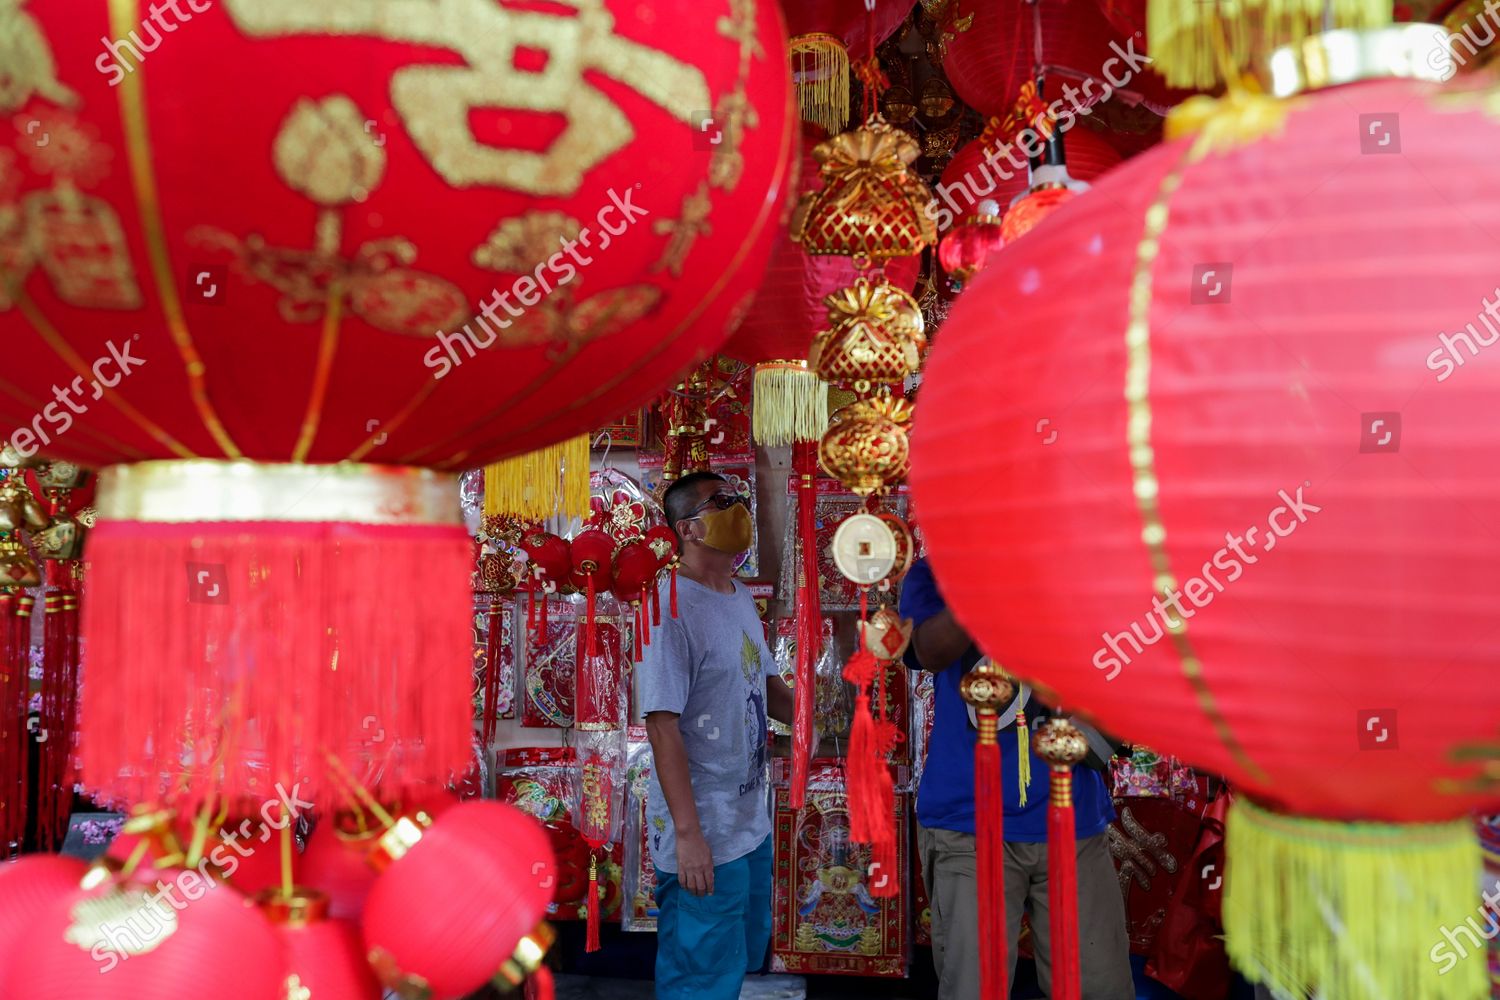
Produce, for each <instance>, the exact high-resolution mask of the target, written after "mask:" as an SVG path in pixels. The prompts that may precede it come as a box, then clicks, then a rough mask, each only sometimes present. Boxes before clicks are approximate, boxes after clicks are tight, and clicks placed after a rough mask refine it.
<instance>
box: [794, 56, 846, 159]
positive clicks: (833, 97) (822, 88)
mask: <svg viewBox="0 0 1500 1000" xmlns="http://www.w3.org/2000/svg"><path fill="white" fill-rule="evenodd" d="M787 58H788V59H789V60H790V62H791V64H792V82H793V83H794V84H795V85H796V87H797V107H798V109H799V110H800V112H801V114H802V120H803V121H807V122H812V123H813V124H814V125H820V126H822V128H823V130H824V131H826V132H827V133H828V134H829V135H837V134H838V133H840V132H842V131H844V126H845V125H847V124H848V123H849V53H848V51H847V50H846V49H845V48H844V43H843V42H841V41H839V40H838V39H837V38H835V37H834V36H833V35H827V34H823V33H822V32H818V33H815V34H811V35H798V36H797V37H796V38H793V39H792V40H791V44H790V46H789V47H788V49H787Z"/></svg>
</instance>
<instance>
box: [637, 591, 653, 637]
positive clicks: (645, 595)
mask: <svg viewBox="0 0 1500 1000" xmlns="http://www.w3.org/2000/svg"><path fill="white" fill-rule="evenodd" d="M651 593H652V589H651V588H649V587H648V588H647V589H645V590H642V591H641V599H640V601H638V602H637V603H636V607H637V608H638V609H639V610H640V615H641V645H643V646H649V645H651Z"/></svg>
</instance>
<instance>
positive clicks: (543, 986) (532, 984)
mask: <svg viewBox="0 0 1500 1000" xmlns="http://www.w3.org/2000/svg"><path fill="white" fill-rule="evenodd" d="M556 997H557V987H556V986H554V985H553V983H552V970H551V969H549V968H547V967H546V966H545V965H543V966H541V967H540V968H538V969H537V970H536V971H535V972H533V973H532V974H531V975H530V976H529V977H527V979H526V1000H556Z"/></svg>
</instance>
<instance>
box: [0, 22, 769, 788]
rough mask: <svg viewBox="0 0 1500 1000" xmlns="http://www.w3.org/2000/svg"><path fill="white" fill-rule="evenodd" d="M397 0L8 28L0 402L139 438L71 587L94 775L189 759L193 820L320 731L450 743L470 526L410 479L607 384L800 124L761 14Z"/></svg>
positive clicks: (113, 451) (675, 357)
mask: <svg viewBox="0 0 1500 1000" xmlns="http://www.w3.org/2000/svg"><path fill="white" fill-rule="evenodd" d="M418 6H420V10H419V9H418ZM418 6H413V5H410V4H402V3H399V2H396V3H386V4H373V5H370V4H366V5H355V6H353V7H347V8H346V7H345V6H343V5H308V4H306V3H302V2H299V0H226V2H224V3H220V4H215V5H212V6H211V7H209V8H208V9H206V10H204V11H203V12H201V13H199V12H196V7H195V8H194V11H195V12H192V13H183V14H181V15H180V16H181V20H180V21H179V22H177V23H171V21H170V19H167V15H165V14H162V13H161V12H158V11H155V9H154V8H153V10H152V11H151V12H150V17H149V18H148V16H147V15H148V12H147V11H146V10H145V9H144V7H141V6H139V5H135V4H131V3H123V4H121V3H113V4H106V3H104V2H93V3H84V4H81V5H70V6H68V7H67V8H66V9H64V8H62V7H55V6H47V7H38V8H35V9H31V8H28V9H27V10H25V11H18V12H17V13H16V14H15V17H14V18H13V21H14V22H15V23H14V24H13V25H12V30H13V31H14V32H17V33H19V34H18V36H17V39H16V42H17V44H21V45H24V46H25V47H26V48H27V50H28V51H29V52H31V53H32V57H31V61H30V62H29V63H28V66H31V67H32V68H33V69H32V70H29V71H28V72H27V74H25V75H24V76H16V77H15V78H14V80H13V84H12V85H11V86H8V87H6V88H5V89H4V91H3V93H0V113H3V114H5V115H6V116H8V117H10V119H11V122H12V124H13V125H14V126H15V128H14V134H15V136H16V137H17V138H16V139H15V142H14V149H11V150H7V151H6V153H5V154H4V155H5V156H6V157H7V162H9V163H10V165H11V168H10V169H8V170H7V171H6V177H7V178H8V180H6V181H5V182H4V183H0V207H3V208H4V209H5V213H4V214H5V215H6V217H7V218H12V219H13V220H15V221H14V222H13V223H10V224H8V227H7V228H6V229H5V230H4V232H3V234H0V259H3V260H4V262H5V269H6V272H7V273H6V279H7V280H6V290H5V293H4V295H3V296H0V339H3V340H4V341H5V343H6V362H7V367H6V379H7V386H8V388H7V394H6V396H5V398H4V400H3V401H0V419H3V420H4V421H5V423H4V424H0V426H3V427H4V428H6V430H7V431H8V430H10V429H11V428H18V430H16V431H15V432H14V433H11V434H9V435H8V436H9V437H10V439H11V441H12V442H13V443H14V444H16V445H17V447H18V448H19V449H21V450H23V451H27V450H31V449H40V450H41V452H42V453H43V454H47V455H55V456H60V457H67V458H70V459H74V460H77V461H79V462H82V463H85V464H88V465H93V466H101V465H111V464H113V463H137V464H133V465H126V466H119V465H116V466H115V467H114V468H113V469H109V470H106V471H105V473H104V474H103V475H102V476H101V482H100V498H99V505H100V522H99V525H98V527H97V529H96V530H95V531H94V532H93V533H92V535H91V538H90V558H91V561H92V572H91V577H90V593H89V598H90V600H89V601H88V602H87V607H85V608H84V615H85V621H84V631H85V633H86V635H87V643H88V649H89V652H90V655H91V658H92V660H93V662H94V663H95V664H96V669H95V670H94V671H93V672H92V674H91V676H90V679H89V682H88V684H87V685H85V688H84V704H83V706H82V725H83V732H84V738H83V741H82V747H81V758H82V761H81V762H82V767H83V774H84V778H85V780H86V781H87V782H89V783H91V784H93V785H95V786H99V787H102V789H103V790H104V791H105V792H106V793H107V794H108V795H110V796H111V797H114V798H123V799H130V800H136V799H142V798H150V797H153V796H155V795H157V794H160V793H161V792H162V791H163V789H164V785H165V780H164V779H163V776H164V775H167V774H170V775H171V777H172V780H173V782H174V785H173V787H174V788H177V787H178V785H177V784H176V782H177V781H178V777H179V776H178V772H179V771H181V770H182V769H183V763H184V761H183V760H182V759H181V758H182V753H181V751H182V749H183V747H184V746H191V747H193V748H194V749H193V753H194V755H195V756H194V757H190V758H188V759H187V761H186V764H187V767H186V773H185V774H183V775H181V782H180V784H181V788H182V790H181V792H180V796H181V798H182V801H183V802H184V804H187V805H189V806H191V805H193V804H194V803H195V802H196V801H197V800H199V799H201V798H202V797H204V796H206V795H207V794H209V789H213V788H216V789H217V792H218V793H219V794H222V795H224V796H227V797H229V798H231V799H250V800H259V799H261V798H263V797H264V796H265V795H267V794H271V788H270V786H271V785H273V784H274V783H275V782H276V781H278V780H286V781H287V782H288V783H290V781H291V780H292V779H293V776H295V777H297V778H302V777H306V778H308V779H309V784H308V786H307V787H306V788H305V790H304V794H310V795H311V796H313V797H315V798H316V799H317V800H318V801H319V802H320V804H323V805H329V806H332V805H339V804H342V803H341V801H340V800H339V798H338V796H337V795H336V794H335V792H334V791H333V790H332V789H331V787H330V785H329V783H328V782H327V781H321V780H319V778H320V777H321V776H322V773H323V771H324V770H325V768H326V767H327V766H328V765H327V763H326V759H327V756H328V755H332V756H333V757H335V758H342V759H343V764H344V766H346V767H347V768H348V769H349V770H351V771H353V772H355V773H356V774H365V773H373V772H374V771H376V770H380V769H381V768H383V772H384V774H385V776H386V779H387V780H388V781H396V780H426V781H439V782H440V781H443V780H445V779H446V777H447V776H448V773H449V771H450V770H452V769H453V768H455V767H462V764H463V760H464V758H465V756H466V753H467V747H468V739H467V737H468V721H467V713H466V709H467V698H468V683H467V681H468V678H467V669H468V668H467V663H468V658H469V650H468V648H467V640H466V639H465V638H464V635H465V634H466V627H465V625H464V620H465V616H466V614H467V594H466V592H465V587H464V582H463V581H464V579H465V578H466V576H467V566H466V563H467V562H468V552H467V545H466V542H465V539H464V533H463V531H462V528H461V527H460V525H459V511H458V506H457V504H456V503H455V502H454V498H453V493H454V491H453V489H452V482H451V480H450V479H449V478H448V477H447V476H446V475H438V474H435V473H430V472H420V471H414V469H413V468H411V467H427V468H431V469H440V470H456V469H460V468H463V467H467V466H473V465H477V464H480V463H483V462H485V461H488V460H491V459H495V458H498V457H502V456H504V455H507V454H512V453H516V452H522V451H526V450H529V449H532V448H535V447H537V446H541V445H545V444H547V443H549V442H552V441H556V440H559V439H562V438H565V437H568V436H570V435H574V434H578V433H580V432H583V431H586V430H588V429H589V428H591V427H593V426H595V425H596V424H598V423H600V422H601V421H602V420H604V419H607V418H609V417H610V416H613V415H614V414H617V413H619V412H623V411H625V410H627V409H629V408H630V407H632V406H635V405H639V404H640V403H641V402H643V401H644V400H645V399H646V398H648V397H649V396H650V395H651V394H653V393H654V392H656V391H657V390H658V389H659V388H660V386H662V385H663V384H666V383H667V382H668V381H669V379H670V378H671V377H672V376H673V375H674V374H675V373H677V372H678V371H679V370H681V369H683V368H684V367H686V366H688V365H689V364H690V363H692V362H693V361H695V360H697V359H700V358H701V357H703V356H705V355H706V354H708V353H709V352H711V351H712V350H713V349H714V348H715V347H716V346H717V345H718V344H719V343H720V342H721V341H722V340H723V338H724V337H725V336H726V335H727V333H728V331H729V329H730V328H731V326H732V323H733V321H734V320H735V319H737V318H738V316H739V315H742V314H743V312H744V309H745V308H746V306H747V303H748V300H749V298H750V296H751V295H752V293H753V287H752V285H753V282H754V281H755V280H756V278H758V276H759V274H760V270H761V268H762V267H763V266H764V263H765V260H766V257H767V254H768V253H769V249H770V239H771V236H772V234H773V232H774V230H775V228H776V221H777V219H778V218H779V214H780V207H781V201H782V195H783V188H784V185H785V173H786V170H787V165H788V159H789V156H790V153H791V149H792V144H793V139H794V136H793V132H792V117H791V116H790V114H789V113H788V93H789V83H788V81H787V79H786V64H785V50H784V44H783V42H782V39H783V38H784V32H783V29H782V26H781V20H780V14H779V11H778V9H777V6H776V5H775V4H774V3H760V4H756V3H753V2H752V3H746V2H734V3H730V2H728V0H725V2H723V3H714V4H707V5H705V4H702V3H687V2H670V3H666V4H661V3H657V4H651V5H641V4H628V3H625V2H623V0H601V2H598V3H591V4H588V5H584V6H583V7H581V8H580V9H572V10H568V9H552V8H548V9H546V10H542V9H533V7H534V5H533V7H527V8H526V9H519V8H517V7H516V6H514V5H504V4H493V3H491V4H479V5H472V4H466V3H462V2H458V0H438V2H435V3H428V4H423V5H418ZM557 6H558V5H553V7H557ZM174 10H175V8H174ZM164 19H166V20H167V24H166V25H163V24H162V22H163V20H164ZM101 38H103V39H105V40H106V41H104V42H103V43H101V41H100V40H101ZM267 66H274V67H276V71H275V72H274V73H271V74H267V73H266V72H265V67H267ZM248 92H253V93H255V94H256V104H255V108H254V109H252V110H250V111H247V110H246V109H245V108H244V107H241V106H239V105H238V104H236V105H235V106H234V107H233V108H230V107H228V106H227V105H224V104H222V102H221V99H220V95H227V94H239V93H248ZM710 119H711V127H706V123H707V122H709V120H710ZM54 390H55V393H56V401H55V402H53V400H54V394H55V393H54ZM144 459H160V460H168V464H164V465H162V464H154V463H146V464H140V463H141V461H142V460H144ZM229 460H237V461H232V462H231V461H229ZM265 463H287V464H285V465H275V466H268V465H267V464H265ZM326 463H350V464H348V465H339V466H332V465H329V464H326ZM353 463H366V464H353ZM231 690H233V692H234V693H233V695H232V696H231V695H230V693H229V692H230V691H231ZM221 701H222V704H221V703H220V702H221ZM210 720H211V721H210ZM376 732H380V733H382V734H383V737H382V739H380V740H378V741H377V740H375V739H374V738H373V734H374V733H376ZM221 738H222V741H221ZM370 758H375V759H374V761H373V762H372V761H371V760H370ZM215 762H218V763H217V764H216V763H215ZM367 766H368V771H367ZM122 775H128V777H127V776H122Z"/></svg>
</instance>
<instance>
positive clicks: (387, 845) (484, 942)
mask: <svg viewBox="0 0 1500 1000" xmlns="http://www.w3.org/2000/svg"><path fill="white" fill-rule="evenodd" d="M424 819H426V817H425V816H423V815H422V814H417V815H416V817H403V818H402V819H400V820H398V821H397V824H396V826H395V828H393V829H392V830H390V831H387V833H386V835H385V836H383V837H382V838H381V842H380V846H379V848H377V850H376V852H375V854H374V855H373V856H372V857H373V858H374V859H375V860H376V862H377V863H378V864H381V865H383V866H384V871H383V872H382V873H381V875H380V877H379V878H378V879H377V880H376V882H375V885H374V887H373V888H372V889H371V891H370V898H369V900H368V901H367V902H366V904H365V913H364V938H365V945H366V948H367V949H368V952H369V955H370V960H371V964H373V965H374V966H375V970H376V972H377V973H379V975H380V977H381V979H382V980H383V981H384V982H385V984H386V985H387V986H389V987H391V988H393V989H396V990H398V991H400V990H403V989H418V988H420V989H426V990H430V991H431V996H432V997H433V1000H451V998H456V997H461V996H464V995H466V994H468V993H471V992H473V991H474V990H476V989H478V988H479V987H481V986H483V985H484V984H485V983H486V982H489V981H490V980H491V979H492V978H493V977H495V976H496V975H497V974H498V973H500V971H501V968H502V966H504V965H505V963H506V962H507V961H509V960H510V959H511V958H512V956H513V955H514V953H515V952H516V949H517V946H518V945H519V944H520V943H521V942H522V940H523V938H525V936H526V935H527V934H528V933H530V932H531V931H532V930H534V929H535V928H536V926H537V924H538V923H539V922H540V921H541V919H542V917H543V916H544V915H545V914H546V912H547V903H548V901H549V900H550V899H551V898H552V887H553V885H554V882H555V879H556V875H555V869H554V864H553V859H552V846H551V844H550V843H549V842H548V840H547V834H546V832H545V831H544V830H543V829H542V827H541V825H540V824H538V823H537V822H536V821H535V820H533V819H531V818H530V817H529V816H527V815H526V814H525V813H523V812H521V811H520V810H518V809H515V808H514V807H512V806H508V805H504V804H503V803H500V802H494V801H486V800H476V801H471V802H464V803H460V804H459V805H457V806H454V807H453V808H452V809H450V810H448V811H447V812H445V813H444V814H443V815H442V816H440V817H438V818H437V819H435V820H432V821H431V823H430V825H424V823H423V820H424ZM434 899H438V900H442V903H443V905H442V906H440V907H434V906H431V905H428V904H429V903H430V901H431V900H434Z"/></svg>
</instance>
